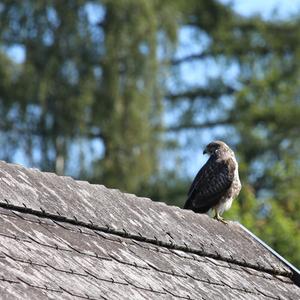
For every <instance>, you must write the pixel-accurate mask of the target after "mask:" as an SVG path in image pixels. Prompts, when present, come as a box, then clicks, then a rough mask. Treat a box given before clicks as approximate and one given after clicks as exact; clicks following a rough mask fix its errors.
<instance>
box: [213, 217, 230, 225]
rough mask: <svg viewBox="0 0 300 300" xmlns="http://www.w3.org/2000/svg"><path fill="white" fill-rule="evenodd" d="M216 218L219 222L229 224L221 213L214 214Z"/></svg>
mask: <svg viewBox="0 0 300 300" xmlns="http://www.w3.org/2000/svg"><path fill="white" fill-rule="evenodd" d="M214 219H215V220H217V221H219V222H222V223H223V224H225V225H228V222H227V221H225V220H224V219H223V218H222V217H221V216H220V215H219V214H216V215H215V216H214Z"/></svg>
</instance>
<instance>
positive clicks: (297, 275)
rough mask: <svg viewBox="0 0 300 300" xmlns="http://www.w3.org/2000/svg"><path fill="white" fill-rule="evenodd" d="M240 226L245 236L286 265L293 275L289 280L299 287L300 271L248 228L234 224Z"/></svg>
mask: <svg viewBox="0 0 300 300" xmlns="http://www.w3.org/2000/svg"><path fill="white" fill-rule="evenodd" d="M234 223H236V224H237V225H239V226H240V228H241V229H243V230H244V231H245V232H246V233H247V234H249V235H250V236H251V237H252V238H254V239H255V240H256V241H257V242H258V243H260V244H261V245H262V246H263V247H265V248H266V249H267V250H268V251H270V252H271V253H272V254H273V255H274V256H275V257H276V258H278V259H279V260H280V261H281V262H282V263H283V264H284V265H286V266H287V267H288V268H289V269H290V270H291V271H292V273H293V275H292V277H291V279H292V280H293V282H294V283H295V284H296V285H298V286H299V287H300V270H298V269H297V268H296V267H295V266H294V265H293V264H291V263H290V262H289V261H287V260H286V259H285V258H284V257H282V256H281V255H280V254H279V253H278V252H276V251H275V250H274V249H273V248H271V247H270V246H269V245H267V244H266V243H265V242H264V241H263V240H261V239H260V238H259V237H258V236H256V235H255V234H254V233H253V232H251V231H250V230H249V229H248V228H246V227H245V226H244V225H242V224H241V223H239V222H234Z"/></svg>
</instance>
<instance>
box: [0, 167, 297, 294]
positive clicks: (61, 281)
mask: <svg viewBox="0 0 300 300" xmlns="http://www.w3.org/2000/svg"><path fill="white" fill-rule="evenodd" d="M296 273H297V270H296V269H293V268H291V267H290V266H289V265H287V264H286V263H285V262H283V261H282V260H281V259H279V258H278V257H277V256H275V255H274V254H273V253H272V252H271V251H269V250H268V249H266V248H265V247H264V246H263V245H262V244H261V243H259V242H258V241H257V240H256V239H255V238H253V236H251V235H250V234H248V233H247V232H246V231H244V230H243V228H242V227H241V226H240V225H239V224H237V223H232V222H231V223H230V224H229V225H228V226H226V225H224V224H222V223H219V222H217V221H214V220H211V219H210V218H209V217H207V216H206V215H199V214H195V213H193V212H191V211H185V210H182V209H179V208H177V207H172V206H167V205H165V204H162V203H156V202H153V201H151V200H150V199H146V198H139V197H136V196H135V195H131V194H125V193H121V192H120V191H118V190H112V189H107V188H106V187H104V186H102V185H91V184H89V183H87V182H83V181H75V180H73V179H72V178H70V177H64V176H63V177H59V176H56V175H55V174H52V173H44V172H40V171H38V170H36V169H26V168H24V167H22V166H18V165H14V164H7V163H5V162H0V291H1V293H0V294H1V297H2V298H1V299H299V295H300V288H299V286H298V282H297V280H298V279H297V278H298V277H297V276H298V274H296Z"/></svg>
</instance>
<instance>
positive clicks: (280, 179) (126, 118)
mask: <svg viewBox="0 0 300 300" xmlns="http://www.w3.org/2000/svg"><path fill="white" fill-rule="evenodd" d="M299 25H300V17H299V16H297V15H296V16H294V17H291V18H286V19H284V20H279V19H276V18H274V19H271V20H265V19H262V18H261V17H243V16H241V15H238V14H237V13H236V12H235V11H234V10H233V9H232V7H230V6H228V5H224V4H221V3H220V2H218V1H215V0H201V1H200V0H189V1H184V0H164V1H160V0H103V1H100V0H99V1H96V0H94V1H92V0H91V1H83V0H77V1H75V0H66V1H55V0H52V1H51V0H45V1H34V0H24V1H13V0H10V1H5V0H2V1H0V78H1V80H0V131H1V135H0V142H1V147H0V157H1V159H4V160H7V161H19V162H20V161H21V162H23V163H25V164H26V165H28V166H35V167H39V168H41V169H43V170H47V171H53V172H56V173H58V174H64V173H67V174H70V175H72V176H74V177H77V178H82V179H87V180H90V181H92V182H101V183H104V184H106V185H107V186H110V187H117V188H120V189H122V190H124V191H128V192H134V193H137V194H139V195H143V196H149V197H151V198H153V199H154V200H157V201H165V202H167V203H169V204H173V205H179V206H181V205H182V204H183V203H184V201H185V194H186V191H187V189H188V185H189V184H190V182H191V180H192V177H193V176H194V175H195V173H196V171H197V169H198V168H199V167H200V165H201V164H202V163H203V162H204V161H203V159H202V160H201V159H200V158H199V157H200V153H201V152H202V151H201V148H202V147H203V145H204V144H205V143H207V142H208V141H210V140H212V139H216V138H218V139H222V140H225V141H227V143H228V144H230V145H231V146H232V147H233V148H234V149H235V150H236V151H237V154H238V158H239V161H240V172H241V178H242V181H243V190H242V193H241V195H240V197H239V199H238V201H235V203H234V206H233V208H232V209H231V211H230V212H228V213H227V216H226V217H227V218H232V219H235V220H239V221H240V222H241V223H243V224H244V225H245V226H247V227H248V228H249V229H250V230H252V231H254V232H255V233H256V234H258V235H259V236H260V237H261V238H262V239H263V240H265V241H266V242H267V243H268V244H269V245H271V246H272V247H274V248H275V249H276V250H277V251H278V252H279V253H281V254H282V255H284V256H285V257H286V258H288V259H289V260H290V261H291V262H292V263H294V264H296V265H298V266H300V254H299V253H300V235H299V230H300V220H299V216H300V184H299V183H300V168H299V164H300V150H299V149H300V147H299V146H300V134H299V127H300V126H299V125H300V26H299ZM16 53H17V54H16Z"/></svg>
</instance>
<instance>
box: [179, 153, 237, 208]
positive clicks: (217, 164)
mask: <svg viewBox="0 0 300 300" xmlns="http://www.w3.org/2000/svg"><path fill="white" fill-rule="evenodd" d="M234 170H235V164H234V161H233V159H231V158H230V159H227V160H220V161H218V160H215V158H213V157H210V159H209V160H208V161H207V163H206V164H205V165H204V166H203V167H202V168H201V169H200V171H199V172H198V174H197V175H196V177H195V179H194V181H193V183H192V185H191V187H190V189H189V192H188V199H187V201H186V204H185V206H184V208H186V209H192V210H194V211H196V212H206V211H208V210H209V209H210V208H211V207H213V206H214V205H216V204H217V203H218V201H219V200H220V198H221V197H222V196H223V195H224V194H225V193H226V191H227V190H228V188H229V187H230V186H231V184H232V182H233V178H234Z"/></svg>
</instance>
